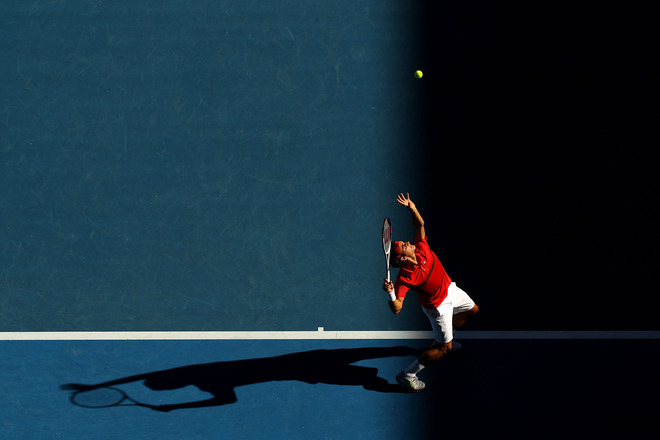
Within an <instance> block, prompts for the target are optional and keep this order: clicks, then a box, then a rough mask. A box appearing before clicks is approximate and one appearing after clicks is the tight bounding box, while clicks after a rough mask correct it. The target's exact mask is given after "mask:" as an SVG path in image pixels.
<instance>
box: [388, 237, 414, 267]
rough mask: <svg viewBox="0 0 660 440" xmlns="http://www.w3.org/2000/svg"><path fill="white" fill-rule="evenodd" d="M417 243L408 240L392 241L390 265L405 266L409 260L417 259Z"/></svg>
mask: <svg viewBox="0 0 660 440" xmlns="http://www.w3.org/2000/svg"><path fill="white" fill-rule="evenodd" d="M415 249H416V248H415V245H413V244H410V243H409V242H407V241H395V242H392V249H391V251H390V266H392V267H403V266H405V264H406V262H407V261H413V262H414V261H415Z"/></svg>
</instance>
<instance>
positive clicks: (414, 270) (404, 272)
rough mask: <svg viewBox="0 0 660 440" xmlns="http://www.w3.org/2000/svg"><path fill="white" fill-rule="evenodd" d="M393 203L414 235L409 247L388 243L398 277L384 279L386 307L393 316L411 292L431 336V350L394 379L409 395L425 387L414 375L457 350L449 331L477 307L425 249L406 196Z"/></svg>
mask: <svg viewBox="0 0 660 440" xmlns="http://www.w3.org/2000/svg"><path fill="white" fill-rule="evenodd" d="M397 202H399V203H400V204H401V205H403V206H405V207H406V208H408V210H409V211H410V214H411V216H412V222H413V226H414V227H415V231H416V233H415V238H414V240H413V242H412V243H410V242H407V241H405V242H404V241H394V242H393V243H392V250H391V253H390V265H391V266H392V267H398V268H399V274H398V275H397V277H396V280H395V282H394V283H392V282H388V281H387V279H386V280H385V282H384V283H383V290H385V291H386V292H387V293H388V295H389V297H390V298H389V299H390V300H389V306H390V309H391V310H392V312H393V313H399V312H400V311H401V309H402V308H403V300H404V298H405V297H406V294H407V293H408V291H410V290H413V291H415V292H416V293H417V295H418V297H419V301H420V303H421V305H422V310H423V311H424V313H425V314H426V316H427V317H428V319H429V321H430V322H431V327H432V328H433V334H434V336H435V342H434V344H433V346H432V347H431V348H430V349H428V350H426V351H425V352H424V353H422V355H421V356H420V357H419V359H417V360H416V361H415V362H413V363H412V364H411V365H410V366H409V367H408V368H406V369H405V370H403V371H402V372H401V373H399V374H398V375H397V381H398V382H399V383H400V384H402V385H404V386H406V387H408V388H410V389H412V390H413V391H421V390H423V389H424V386H425V385H424V382H422V381H421V380H419V379H418V378H417V373H419V372H420V371H421V370H422V369H424V367H425V366H427V365H428V364H430V363H431V362H434V361H436V360H438V359H440V358H441V357H442V356H443V355H444V354H446V353H448V352H450V351H453V350H457V349H458V346H459V344H458V343H454V342H453V331H454V330H455V329H457V328H459V327H461V326H462V325H463V324H465V321H466V320H467V319H468V318H470V317H472V316H474V315H475V314H476V313H477V311H478V310H479V307H477V305H476V304H475V303H474V301H472V299H471V298H470V297H469V296H468V294H467V293H465V292H464V291H463V290H461V289H460V288H458V286H456V283H454V282H452V280H451V279H450V278H449V275H447V272H446V271H445V269H444V267H443V266H442V263H440V260H439V259H438V257H437V255H436V254H435V253H434V252H433V251H431V249H430V248H429V245H428V243H427V237H426V229H425V227H424V219H422V216H421V215H420V213H419V211H418V210H417V207H416V206H415V204H414V203H413V201H412V200H411V199H410V194H406V195H405V196H404V195H403V194H399V195H398V196H397Z"/></svg>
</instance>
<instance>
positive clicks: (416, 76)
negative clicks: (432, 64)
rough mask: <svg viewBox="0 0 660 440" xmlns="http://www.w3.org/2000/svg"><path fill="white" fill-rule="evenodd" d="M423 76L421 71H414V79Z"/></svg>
mask: <svg viewBox="0 0 660 440" xmlns="http://www.w3.org/2000/svg"><path fill="white" fill-rule="evenodd" d="M422 76H424V74H423V73H422V71H421V70H416V71H415V78H417V79H420V78H421V77H422Z"/></svg>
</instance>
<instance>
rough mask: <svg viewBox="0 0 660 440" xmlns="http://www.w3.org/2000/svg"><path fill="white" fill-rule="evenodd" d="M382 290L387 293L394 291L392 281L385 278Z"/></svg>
mask: <svg viewBox="0 0 660 440" xmlns="http://www.w3.org/2000/svg"><path fill="white" fill-rule="evenodd" d="M383 290H384V291H385V292H387V293H390V292H394V283H393V282H392V281H387V278H385V282H384V283H383Z"/></svg>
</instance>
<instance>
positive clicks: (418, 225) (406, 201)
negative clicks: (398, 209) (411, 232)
mask: <svg viewBox="0 0 660 440" xmlns="http://www.w3.org/2000/svg"><path fill="white" fill-rule="evenodd" d="M396 201H397V202H399V203H400V204H401V205H403V206H405V207H406V208H408V209H409V210H410V215H411V216H412V221H413V226H415V229H416V230H417V233H418V234H419V236H420V237H421V238H426V230H425V229H424V219H423V218H422V216H421V215H420V213H419V211H418V210H417V207H416V206H415V204H414V203H413V201H412V200H410V194H408V193H406V195H405V196H404V195H403V193H401V194H399V195H398V196H397V197H396Z"/></svg>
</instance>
